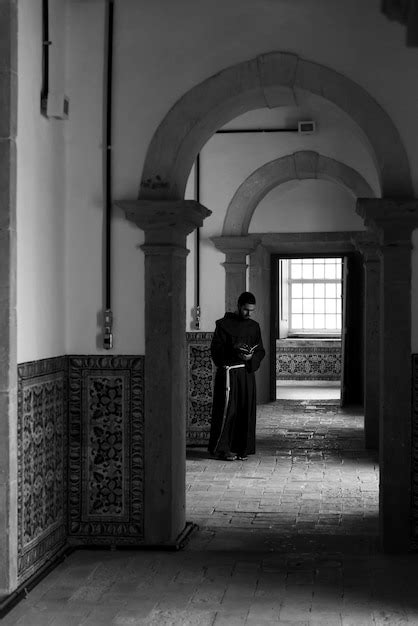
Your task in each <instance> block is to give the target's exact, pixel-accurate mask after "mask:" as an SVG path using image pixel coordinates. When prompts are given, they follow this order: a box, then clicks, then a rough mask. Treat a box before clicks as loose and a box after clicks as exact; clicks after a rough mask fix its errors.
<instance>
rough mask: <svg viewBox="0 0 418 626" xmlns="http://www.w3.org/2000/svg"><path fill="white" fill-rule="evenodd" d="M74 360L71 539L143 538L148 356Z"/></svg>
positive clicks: (71, 373)
mask: <svg viewBox="0 0 418 626" xmlns="http://www.w3.org/2000/svg"><path fill="white" fill-rule="evenodd" d="M68 359H69V361H68V369H69V472H68V480H69V492H68V533H69V536H70V538H71V543H73V544H74V543H76V544H77V543H82V544H128V545H135V544H140V543H141V542H142V541H143V534H144V533H143V521H144V520H143V517H144V502H143V499H144V467H143V455H144V408H143V401H144V357H142V356H70V357H68Z"/></svg>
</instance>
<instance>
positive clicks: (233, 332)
mask: <svg viewBox="0 0 418 626" xmlns="http://www.w3.org/2000/svg"><path fill="white" fill-rule="evenodd" d="M254 309H255V297H254V295H253V294H252V293H249V292H248V291H245V292H244V293H242V294H241V295H240V297H239V298H238V307H237V311H236V312H235V313H225V316H224V317H223V318H222V319H220V320H217V322H216V329H215V332H214V334H213V339H212V343H211V347H210V349H211V356H212V359H213V362H214V363H215V365H216V367H217V370H216V375H215V387H214V393H213V407H212V422H211V429H210V439H209V447H208V449H209V452H210V454H212V455H213V456H215V457H216V458H219V459H222V460H226V461H235V460H236V459H239V460H245V459H246V458H247V457H248V455H249V454H254V453H255V421H256V385H255V376H254V372H256V371H257V370H258V368H259V367H260V363H261V361H262V359H263V358H264V355H265V351H264V348H263V341H262V339H261V332H260V326H259V325H258V323H257V322H256V321H254V320H252V319H251V315H252V314H253V312H254Z"/></svg>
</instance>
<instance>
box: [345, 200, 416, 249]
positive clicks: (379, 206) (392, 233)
mask: <svg viewBox="0 0 418 626" xmlns="http://www.w3.org/2000/svg"><path fill="white" fill-rule="evenodd" d="M356 212H357V213H358V214H359V215H360V216H361V217H362V218H363V219H364V223H365V225H366V226H367V227H368V228H370V229H372V230H373V231H374V232H375V233H376V234H377V236H378V242H379V244H380V245H381V246H394V245H396V246H402V247H412V243H411V234H412V231H413V230H414V228H417V227H418V200H416V199H409V198H380V199H377V198H376V199H371V198H359V199H358V200H357V207H356Z"/></svg>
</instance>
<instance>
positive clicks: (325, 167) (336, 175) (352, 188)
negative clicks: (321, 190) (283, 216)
mask: <svg viewBox="0 0 418 626" xmlns="http://www.w3.org/2000/svg"><path fill="white" fill-rule="evenodd" d="M307 178H317V179H318V178H319V179H322V180H330V181H332V182H335V183H337V184H339V185H341V186H342V187H344V188H345V189H347V190H348V191H349V192H350V193H351V194H352V195H353V196H354V197H355V198H356V199H357V198H374V197H375V196H376V194H375V193H374V191H373V190H372V188H371V187H370V185H369V183H368V182H367V181H366V180H365V179H364V178H363V176H362V175H361V174H359V172H357V170H355V169H353V168H352V167H349V166H348V165H345V163H341V161H336V160H335V159H331V158H329V157H326V156H323V155H322V154H318V152H313V151H308V150H301V151H299V152H295V153H293V154H288V155H286V156H283V157H280V158H279V159H274V160H273V161H269V162H268V163H265V164H264V165H262V166H261V167H259V168H258V169H256V170H255V171H254V172H253V173H252V174H250V176H248V178H246V179H245V180H244V182H243V183H242V185H240V186H239V187H238V189H237V191H236V192H235V194H234V196H233V198H232V200H231V202H230V203H229V205H228V208H227V211H226V215H225V220H224V224H223V229H222V235H224V236H226V235H235V236H240V235H247V234H248V228H249V225H250V222H251V218H252V216H253V214H254V211H255V209H256V208H257V206H258V204H259V203H260V202H261V200H262V199H263V198H264V197H265V196H266V195H267V194H268V192H269V191H271V190H272V189H273V188H274V187H278V186H279V185H282V184H283V183H286V182H288V181H289V180H295V179H299V180H305V179H307Z"/></svg>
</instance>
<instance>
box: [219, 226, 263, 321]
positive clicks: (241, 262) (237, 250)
mask: <svg viewBox="0 0 418 626" xmlns="http://www.w3.org/2000/svg"><path fill="white" fill-rule="evenodd" d="M212 242H213V243H214V244H215V247H216V248H217V249H218V250H221V252H223V253H224V254H225V262H224V263H223V264H222V265H223V266H224V268H225V310H226V311H234V310H235V309H236V306H237V300H238V297H239V295H240V294H241V293H242V292H243V291H247V268H248V265H247V255H249V254H251V252H253V251H254V250H255V248H256V247H257V245H258V243H259V240H258V239H255V238H254V237H252V236H251V235H248V236H246V237H212Z"/></svg>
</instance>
